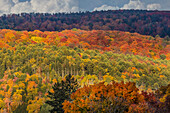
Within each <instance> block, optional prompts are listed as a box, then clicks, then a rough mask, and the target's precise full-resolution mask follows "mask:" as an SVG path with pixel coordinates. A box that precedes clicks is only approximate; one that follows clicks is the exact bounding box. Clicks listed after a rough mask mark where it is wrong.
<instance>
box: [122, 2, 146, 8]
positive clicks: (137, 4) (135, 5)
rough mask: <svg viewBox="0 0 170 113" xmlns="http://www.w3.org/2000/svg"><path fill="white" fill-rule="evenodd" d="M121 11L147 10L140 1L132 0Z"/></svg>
mask: <svg viewBox="0 0 170 113" xmlns="http://www.w3.org/2000/svg"><path fill="white" fill-rule="evenodd" d="M121 9H145V6H144V3H143V2H141V1H140V0H130V2H129V3H128V4H125V5H124V6H123V7H122V8H121Z"/></svg>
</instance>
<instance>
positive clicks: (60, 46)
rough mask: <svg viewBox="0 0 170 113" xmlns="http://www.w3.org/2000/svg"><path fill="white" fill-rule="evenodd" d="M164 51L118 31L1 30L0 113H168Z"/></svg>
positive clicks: (155, 42)
mask: <svg viewBox="0 0 170 113" xmlns="http://www.w3.org/2000/svg"><path fill="white" fill-rule="evenodd" d="M101 13H102V12H101ZM169 44H170V41H169V40H168V39H167V38H161V37H160V36H159V35H156V36H151V35H141V34H138V33H130V32H124V31H117V30H90V31H89V30H80V29H77V28H73V29H71V30H62V31H40V30H34V31H27V30H25V31H24V30H23V31H16V30H9V29H1V30H0V110H1V111H0V112H2V113H3V112H5V113H6V112H7V113H12V112H13V113H18V112H22V113H48V112H49V113H55V112H61V113H63V112H65V113H75V112H76V113H81V112H87V113H94V112H116V113H120V112H123V113H132V112H134V113H139V112H140V113H144V112H148V113H149V112H150V113H159V112H162V113H169V111H170V107H169V106H170V104H169V102H170V85H169V81H170V60H169V59H170V45H169Z"/></svg>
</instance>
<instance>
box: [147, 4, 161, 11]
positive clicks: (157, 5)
mask: <svg viewBox="0 0 170 113" xmlns="http://www.w3.org/2000/svg"><path fill="white" fill-rule="evenodd" d="M160 8H161V5H160V4H148V5H147V9H148V10H156V9H160Z"/></svg>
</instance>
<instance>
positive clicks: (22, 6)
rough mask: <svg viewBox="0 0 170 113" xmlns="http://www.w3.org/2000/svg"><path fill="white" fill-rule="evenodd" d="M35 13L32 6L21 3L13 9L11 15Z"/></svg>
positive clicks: (27, 3)
mask: <svg viewBox="0 0 170 113" xmlns="http://www.w3.org/2000/svg"><path fill="white" fill-rule="evenodd" d="M22 12H28V13H29V12H33V10H32V7H31V4H30V3H29V2H28V1H27V2H19V3H17V4H15V5H14V6H13V7H12V8H11V12H10V13H22Z"/></svg>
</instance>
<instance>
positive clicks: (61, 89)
mask: <svg viewBox="0 0 170 113" xmlns="http://www.w3.org/2000/svg"><path fill="white" fill-rule="evenodd" d="M77 88H78V83H77V80H76V79H75V78H74V77H73V76H71V75H70V74H69V75H68V76H66V77H65V79H63V80H62V81H61V82H57V83H55V85H54V86H53V87H52V89H53V91H54V92H50V91H49V92H48V97H49V98H50V99H51V100H48V101H46V103H47V104H49V105H50V106H52V107H53V109H51V110H49V111H50V112H51V113H56V112H58V113H63V112H64V110H63V109H62V107H63V105H62V103H63V102H64V100H69V101H70V100H71V98H70V95H71V94H72V93H73V92H75V91H76V90H77Z"/></svg>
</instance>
